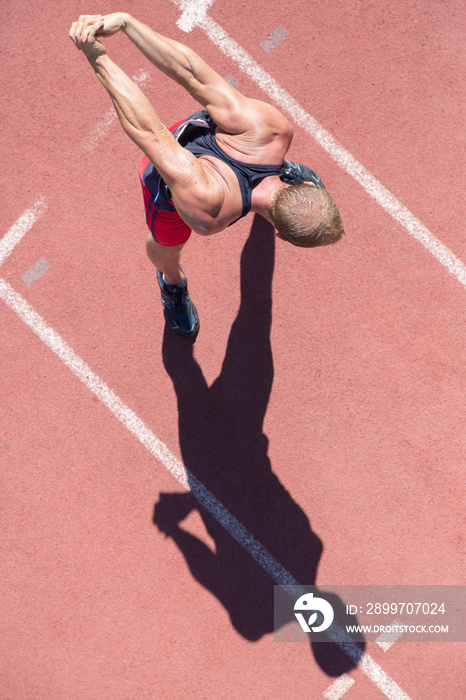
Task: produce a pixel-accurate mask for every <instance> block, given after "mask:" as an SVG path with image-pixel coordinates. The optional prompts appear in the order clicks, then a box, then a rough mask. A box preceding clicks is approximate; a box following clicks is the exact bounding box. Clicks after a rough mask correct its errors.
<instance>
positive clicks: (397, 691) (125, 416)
mask: <svg viewBox="0 0 466 700" xmlns="http://www.w3.org/2000/svg"><path fill="white" fill-rule="evenodd" d="M0 298H1V299H3V301H4V302H5V304H7V305H8V306H9V307H10V308H11V309H12V310H13V311H15V312H16V313H17V314H18V316H19V317H20V318H21V319H22V320H23V321H24V323H25V324H26V325H27V326H28V327H29V328H30V329H31V330H32V331H33V332H34V333H35V334H36V335H37V336H38V337H39V338H40V339H41V340H42V342H43V343H45V345H46V346H47V347H48V348H50V350H52V351H53V352H54V353H55V354H56V355H57V356H58V357H59V358H60V360H62V362H63V363H64V364H65V365H66V366H67V367H68V368H69V369H70V370H71V371H72V372H73V374H74V375H75V376H76V377H77V378H78V379H79V380H80V381H81V382H82V383H83V384H84V385H85V386H86V387H87V388H88V389H89V390H90V391H91V392H92V393H93V394H95V396H97V397H98V398H99V399H100V401H102V403H103V404H104V405H105V406H106V407H107V408H108V409H109V410H110V411H111V413H112V414H113V415H114V416H115V417H116V418H117V419H118V420H119V421H120V422H121V423H122V424H123V425H124V426H125V428H127V429H128V430H129V431H130V432H131V433H132V434H133V435H134V436H135V437H136V438H137V439H138V440H139V441H140V442H141V444H142V445H144V447H145V448H146V449H147V450H148V451H149V452H150V454H151V455H152V456H153V457H155V458H156V459H157V460H158V461H159V462H160V463H161V464H163V466H164V467H165V468H166V469H167V470H168V471H169V472H170V473H171V474H172V475H173V476H174V477H175V479H177V481H178V482H179V483H180V484H181V485H182V486H183V487H184V488H185V489H187V490H189V489H190V490H191V491H192V493H193V495H194V496H195V497H196V498H197V500H198V501H199V503H201V505H203V506H204V508H206V509H207V510H208V511H209V513H210V514H211V515H213V517H214V518H215V519H216V520H217V521H218V522H219V523H220V524H221V525H222V526H223V527H224V528H225V529H226V530H227V531H228V532H229V533H230V534H231V536H232V537H233V538H234V539H235V540H236V541H237V542H239V543H240V544H241V545H242V546H243V547H244V549H245V550H246V551H247V552H249V554H250V555H251V556H252V557H253V559H254V560H255V561H256V562H257V563H258V564H259V566H261V567H262V568H263V569H264V571H266V572H267V573H269V574H270V576H271V577H272V578H273V579H274V580H275V581H276V583H277V584H278V585H287V584H288V585H295V586H296V585H299V584H298V582H297V581H296V579H295V578H294V577H293V576H292V575H291V574H290V573H289V572H288V571H287V570H286V569H285V568H284V567H283V566H282V565H281V564H280V563H279V562H278V561H277V560H276V559H275V558H274V557H273V556H272V555H271V554H270V552H268V551H267V549H265V547H263V546H262V545H261V543H260V542H259V541H258V540H256V539H255V538H254V536H253V535H252V534H251V533H250V532H249V531H248V530H247V529H246V528H245V527H244V525H242V524H241V523H240V522H239V520H237V519H236V518H235V516H234V515H232V514H231V513H230V512H229V511H228V510H227V509H226V508H225V506H224V505H223V504H222V503H221V502H220V501H219V500H218V498H216V496H214V495H213V494H212V493H211V492H210V491H209V490H208V489H206V487H205V486H204V485H203V484H202V483H201V482H200V481H199V480H198V479H197V478H196V477H195V476H194V475H193V474H191V473H190V472H189V471H188V470H187V469H186V467H185V466H184V465H183V463H182V462H181V461H180V460H179V459H178V458H177V457H175V455H173V454H172V453H171V452H170V450H169V449H168V448H167V447H166V445H165V444H164V443H163V442H162V441H161V440H159V438H157V437H156V436H155V435H154V433H153V432H152V431H151V430H150V429H149V428H148V427H147V426H146V425H145V424H144V423H143V422H142V420H141V419H140V418H138V416H137V415H136V414H135V413H134V411H132V410H131V409H130V408H129V407H128V406H126V405H125V404H124V403H123V401H122V400H121V399H120V398H119V397H118V396H117V395H116V394H115V393H114V392H113V391H112V390H111V389H110V388H109V387H108V386H107V385H106V384H105V383H104V382H103V381H102V380H101V379H100V378H99V377H98V376H97V375H96V374H95V372H93V371H92V370H91V368H90V367H89V366H88V365H87V364H86V363H85V362H84V361H83V360H82V359H81V358H80V357H79V356H78V355H77V354H76V353H75V352H74V350H73V349H72V348H71V347H70V346H69V345H68V344H67V343H66V342H65V341H64V340H63V338H61V336H60V335H58V333H56V332H55V331H54V330H53V329H52V328H51V327H50V326H49V325H47V323H46V322H45V321H44V319H43V318H42V317H41V316H40V315H39V314H38V313H37V312H36V311H35V310H34V309H33V308H32V306H31V305H30V304H28V303H27V302H26V301H25V299H23V297H22V296H21V295H20V294H18V293H17V292H15V290H14V289H13V288H12V287H11V285H9V284H8V282H6V281H5V280H3V279H1V278H0ZM340 646H341V647H342V649H344V650H345V652H346V653H347V654H348V655H349V656H350V657H351V658H353V659H354V661H355V663H359V668H360V669H362V670H363V671H364V672H365V673H366V674H367V675H368V676H369V678H371V680H372V681H374V683H375V684H376V685H377V687H378V688H379V689H380V690H382V692H384V693H385V695H386V696H387V697H388V698H389V700H410V699H409V697H408V696H407V695H406V694H405V693H404V692H403V691H402V690H401V688H399V686H398V685H397V684H396V683H395V681H393V680H392V679H391V678H390V677H389V676H387V674H386V673H385V672H384V671H383V670H382V668H380V666H379V665H378V664H376V662H375V661H373V659H371V658H370V657H369V656H368V655H367V654H363V655H362V657H359V656H358V651H357V650H356V649H355V648H354V645H351V644H345V643H343V644H340Z"/></svg>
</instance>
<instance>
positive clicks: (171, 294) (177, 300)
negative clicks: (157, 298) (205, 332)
mask: <svg viewBox="0 0 466 700" xmlns="http://www.w3.org/2000/svg"><path fill="white" fill-rule="evenodd" d="M180 270H181V268H180ZM181 272H183V270H181ZM157 279H158V282H159V286H160V291H161V294H162V306H163V315H164V316H165V320H166V322H167V323H168V325H169V326H170V328H171V329H172V331H173V332H174V333H177V334H178V335H184V336H185V337H187V338H193V337H195V336H196V335H197V334H198V333H199V316H198V315H197V311H196V307H195V306H194V304H193V302H192V301H191V298H190V296H189V292H188V281H187V280H186V278H185V279H184V281H183V282H182V284H180V285H179V286H178V287H175V286H174V285H171V284H167V283H166V282H165V281H164V279H163V275H162V273H161V272H160V270H157Z"/></svg>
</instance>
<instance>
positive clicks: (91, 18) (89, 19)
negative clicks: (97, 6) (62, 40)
mask: <svg viewBox="0 0 466 700" xmlns="http://www.w3.org/2000/svg"><path fill="white" fill-rule="evenodd" d="M128 18H129V15H128V13H127V12H113V13H112V14H110V15H81V16H80V18H79V19H78V21H77V22H73V24H72V25H71V29H70V39H71V41H72V42H73V43H74V44H75V46H76V47H77V48H78V49H81V48H82V45H83V43H85V42H87V41H88V40H89V33H90V31H91V28H92V27H94V25H96V24H98V27H97V30H96V32H95V33H94V34H93V37H95V36H96V35H98V36H112V35H113V34H116V33H117V32H119V31H122V30H124V29H125V28H126V22H127V21H128ZM97 43H99V42H97ZM85 53H86V52H85Z"/></svg>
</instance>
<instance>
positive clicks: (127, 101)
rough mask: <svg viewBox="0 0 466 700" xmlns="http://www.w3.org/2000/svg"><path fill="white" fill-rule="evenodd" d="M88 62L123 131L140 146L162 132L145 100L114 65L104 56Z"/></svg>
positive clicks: (134, 85) (155, 114) (139, 91)
mask: <svg viewBox="0 0 466 700" xmlns="http://www.w3.org/2000/svg"><path fill="white" fill-rule="evenodd" d="M89 62H90V64H91V65H92V67H93V68H94V71H95V73H96V75H97V77H98V78H99V80H100V82H101V83H102V85H103V86H104V87H105V89H106V90H107V92H108V94H109V95H110V97H111V98H112V101H113V104H114V106H115V109H116V112H117V114H118V118H119V120H120V122H121V125H122V127H123V129H124V130H125V132H126V133H127V134H128V136H129V137H130V138H131V139H132V140H133V141H134V142H135V143H136V144H137V145H138V146H139V147H141V144H142V141H143V140H144V139H145V138H147V137H148V136H153V135H154V134H157V132H163V131H165V127H164V125H163V124H162V122H161V121H160V119H159V117H158V115H157V113H156V112H155V110H154V108H153V107H152V105H151V104H150V102H149V100H148V99H147V97H146V96H145V95H144V93H143V92H142V91H141V90H140V89H139V87H138V86H137V85H136V84H135V83H134V82H133V81H132V80H131V78H130V77H129V76H127V75H126V73H125V72H124V71H123V70H121V68H119V66H117V65H116V63H114V62H113V61H112V60H111V59H110V58H109V57H108V56H107V55H104V56H99V57H98V58H97V59H94V60H91V59H89Z"/></svg>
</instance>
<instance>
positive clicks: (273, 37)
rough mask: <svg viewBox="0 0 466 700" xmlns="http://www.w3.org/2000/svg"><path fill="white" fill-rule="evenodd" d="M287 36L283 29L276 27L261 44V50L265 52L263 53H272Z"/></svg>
mask: <svg viewBox="0 0 466 700" xmlns="http://www.w3.org/2000/svg"><path fill="white" fill-rule="evenodd" d="M288 34H289V32H288V31H287V30H286V29H285V27H277V28H276V29H274V31H273V32H272V34H270V36H268V37H267V39H265V41H263V42H262V44H261V49H262V50H263V51H265V53H272V51H275V49H276V48H278V47H279V46H280V44H282V43H283V42H284V41H285V39H286V37H287V36H288Z"/></svg>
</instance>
